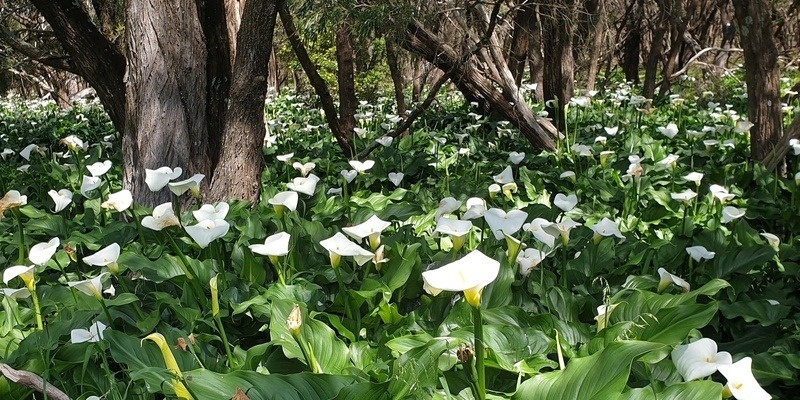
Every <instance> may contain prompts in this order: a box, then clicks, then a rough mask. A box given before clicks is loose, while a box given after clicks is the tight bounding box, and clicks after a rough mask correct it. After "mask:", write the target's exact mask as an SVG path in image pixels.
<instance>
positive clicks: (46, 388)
mask: <svg viewBox="0 0 800 400" xmlns="http://www.w3.org/2000/svg"><path fill="white" fill-rule="evenodd" d="M0 373H2V374H3V375H4V376H5V377H6V378H8V380H10V381H11V382H14V383H17V384H20V385H22V386H25V387H28V388H31V389H33V390H36V391H37V392H40V393H44V394H45V395H46V396H47V397H48V398H51V399H54V400H71V399H70V397H69V396H67V394H66V393H64V392H62V391H61V390H59V389H58V388H57V387H55V386H53V385H51V384H49V383H47V382H45V380H44V379H42V377H41V376H39V375H36V374H34V373H33V372H29V371H20V370H16V369H14V368H11V366H9V365H8V364H4V363H0Z"/></svg>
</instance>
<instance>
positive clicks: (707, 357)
mask: <svg viewBox="0 0 800 400" xmlns="http://www.w3.org/2000/svg"><path fill="white" fill-rule="evenodd" d="M672 362H673V363H674V364H675V369H677V370H678V372H679V373H680V374H681V376H683V379H684V380H685V381H686V382H689V381H693V380H695V379H700V378H705V377H707V376H711V375H712V374H713V373H714V372H717V368H718V367H719V366H720V365H730V364H731V363H732V362H733V359H732V358H731V355H730V353H728V352H727V351H721V352H717V343H716V342H714V341H713V340H711V339H708V338H703V339H699V340H697V341H695V342H693V343H690V344H685V345H679V346H675V349H674V350H672Z"/></svg>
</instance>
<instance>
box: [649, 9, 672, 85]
mask: <svg viewBox="0 0 800 400" xmlns="http://www.w3.org/2000/svg"><path fill="white" fill-rule="evenodd" d="M670 1H671V0H659V1H658V3H659V4H658V18H657V19H656V22H655V25H656V26H655V27H654V30H653V38H652V40H651V42H650V51H649V52H648V54H647V62H646V63H645V67H644V86H643V88H642V95H643V96H644V97H646V98H648V99H652V98H653V96H654V95H655V92H656V78H657V74H658V65H659V64H660V62H661V60H662V59H663V58H664V54H663V53H664V40H666V36H667V33H668V32H669V14H670V10H669V8H668V7H669V2H670Z"/></svg>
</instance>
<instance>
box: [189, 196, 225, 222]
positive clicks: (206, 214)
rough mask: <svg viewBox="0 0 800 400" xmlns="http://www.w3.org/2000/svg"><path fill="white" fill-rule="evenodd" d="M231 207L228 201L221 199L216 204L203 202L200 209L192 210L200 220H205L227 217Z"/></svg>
mask: <svg viewBox="0 0 800 400" xmlns="http://www.w3.org/2000/svg"><path fill="white" fill-rule="evenodd" d="M229 209H230V206H229V205H228V203H226V202H224V201H221V202H219V203H217V205H216V206H213V205H211V204H203V206H202V207H200V209H198V210H195V211H192V215H194V217H195V219H197V221H198V222H200V221H205V220H207V219H211V220H214V219H225V217H226V216H227V215H228V210H229Z"/></svg>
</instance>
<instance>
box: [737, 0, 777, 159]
mask: <svg viewBox="0 0 800 400" xmlns="http://www.w3.org/2000/svg"><path fill="white" fill-rule="evenodd" d="M733 6H734V8H735V13H736V21H737V23H738V25H739V27H738V28H739V29H738V32H739V33H740V34H741V43H742V49H743V50H744V68H745V81H746V82H747V96H748V97H747V102H748V111H749V113H748V119H749V120H750V122H752V123H753V124H754V125H753V127H752V128H751V129H750V157H751V158H752V159H753V160H754V161H759V162H761V161H763V160H764V159H765V158H766V157H767V156H768V155H769V154H770V152H771V151H772V150H773V148H774V147H777V146H785V145H786V144H785V143H779V140H780V137H781V130H782V128H783V124H782V121H781V99H780V68H779V65H778V49H777V47H776V45H775V40H774V37H773V36H772V28H773V27H772V7H771V3H770V2H769V1H767V0H733Z"/></svg>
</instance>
